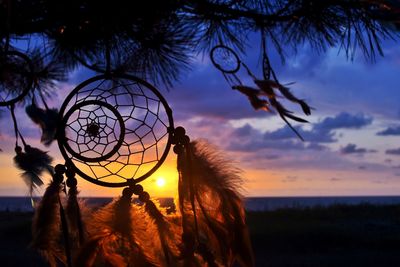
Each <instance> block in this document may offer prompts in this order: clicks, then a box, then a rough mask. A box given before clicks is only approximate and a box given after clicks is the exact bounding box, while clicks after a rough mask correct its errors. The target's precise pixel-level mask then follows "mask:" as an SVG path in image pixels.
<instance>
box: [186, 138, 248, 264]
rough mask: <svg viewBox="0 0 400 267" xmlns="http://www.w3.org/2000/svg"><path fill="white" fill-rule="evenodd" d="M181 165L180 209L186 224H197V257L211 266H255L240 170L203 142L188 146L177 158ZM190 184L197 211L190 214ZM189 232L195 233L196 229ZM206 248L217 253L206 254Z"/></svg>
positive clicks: (208, 251)
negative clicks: (241, 194) (194, 221)
mask: <svg viewBox="0 0 400 267" xmlns="http://www.w3.org/2000/svg"><path fill="white" fill-rule="evenodd" d="M178 162H179V174H180V187H179V190H180V191H183V192H179V193H180V196H182V197H184V200H183V205H181V206H183V207H180V210H181V213H182V217H186V221H187V222H190V218H191V217H193V220H196V219H197V220H198V240H197V242H198V243H199V246H197V250H196V253H199V254H200V255H201V256H202V258H203V259H204V260H205V261H206V262H207V263H208V265H209V266H214V264H222V265H224V266H232V265H233V264H234V262H235V261H238V262H239V263H240V264H241V266H246V267H247V266H254V258H253V255H252V249H251V243H250V242H249V239H248V235H246V231H247V227H246V223H245V218H244V210H243V203H242V201H241V197H240V194H239V193H238V191H237V190H238V188H240V183H241V177H240V176H239V174H238V170H237V168H235V167H233V166H232V165H231V164H230V163H229V162H228V161H226V160H224V159H222V158H221V157H220V156H219V154H218V153H217V152H216V151H215V150H213V149H212V148H210V145H209V144H207V143H206V142H201V141H195V142H191V143H190V144H188V145H187V146H186V149H185V152H184V153H181V154H178ZM190 180H192V184H193V189H192V190H193V193H194V197H195V209H197V210H196V212H194V211H192V212H191V213H190V212H189V211H188V207H190V206H191V205H190V199H189V196H190V194H191V192H190V191H191V188H190V186H189V185H190V183H189V182H188V181H190ZM185 203H186V204H185ZM196 217H197V218H196ZM187 228H188V229H189V230H188V231H190V230H191V229H192V231H194V230H193V227H191V228H190V227H187ZM239 242H242V244H239ZM204 244H207V245H208V246H209V247H212V248H217V250H218V251H210V250H204ZM239 248H240V249H239ZM213 261H214V262H213Z"/></svg>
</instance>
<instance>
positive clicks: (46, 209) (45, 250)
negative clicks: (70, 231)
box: [31, 181, 65, 266]
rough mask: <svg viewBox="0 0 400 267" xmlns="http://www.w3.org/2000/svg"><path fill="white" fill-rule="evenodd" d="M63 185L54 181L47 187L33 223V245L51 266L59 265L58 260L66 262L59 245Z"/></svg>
mask: <svg viewBox="0 0 400 267" xmlns="http://www.w3.org/2000/svg"><path fill="white" fill-rule="evenodd" d="M60 190H61V185H60V183H59V182H55V181H52V182H51V183H50V185H49V186H48V187H47V189H46V191H45V193H44V195H43V198H42V200H41V202H40V203H39V205H38V207H37V209H36V210H35V215H34V218H33V223H32V235H33V238H32V242H31V247H32V248H34V249H36V250H38V251H39V253H40V254H41V255H42V256H43V257H44V258H45V259H46V260H47V261H48V262H49V264H50V266H57V262H64V263H65V256H64V253H63V251H62V250H61V248H60V247H59V241H60V240H59V237H60V214H59V212H60V210H59V192H60Z"/></svg>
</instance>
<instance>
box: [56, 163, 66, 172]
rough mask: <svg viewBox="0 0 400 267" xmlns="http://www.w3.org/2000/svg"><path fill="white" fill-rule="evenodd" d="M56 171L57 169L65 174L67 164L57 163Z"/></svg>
mask: <svg viewBox="0 0 400 267" xmlns="http://www.w3.org/2000/svg"><path fill="white" fill-rule="evenodd" d="M54 171H55V172H56V173H59V174H64V173H65V166H64V165H62V164H57V165H56V166H55V167H54Z"/></svg>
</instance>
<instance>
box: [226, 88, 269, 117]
mask: <svg viewBox="0 0 400 267" xmlns="http://www.w3.org/2000/svg"><path fill="white" fill-rule="evenodd" d="M232 89H235V90H238V91H239V92H241V93H242V94H244V95H246V96H247V98H248V99H249V101H250V104H251V106H252V107H253V108H254V109H255V110H259V109H261V110H265V111H270V109H269V107H268V105H269V104H268V102H267V101H265V100H263V99H260V98H259V97H258V95H259V94H260V91H259V90H257V89H254V88H251V87H248V86H243V85H237V86H233V87H232Z"/></svg>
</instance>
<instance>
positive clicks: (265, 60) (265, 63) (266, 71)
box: [261, 29, 271, 80]
mask: <svg viewBox="0 0 400 267" xmlns="http://www.w3.org/2000/svg"><path fill="white" fill-rule="evenodd" d="M261 50H262V68H263V77H264V79H265V80H269V79H270V77H271V63H270V61H269V57H268V54H267V43H266V35H265V31H264V29H262V30H261Z"/></svg>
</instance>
